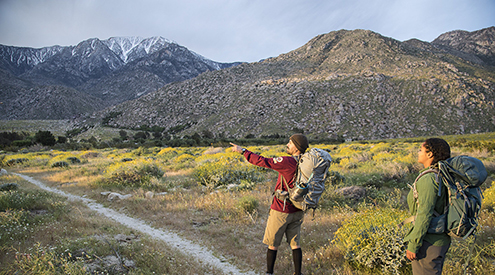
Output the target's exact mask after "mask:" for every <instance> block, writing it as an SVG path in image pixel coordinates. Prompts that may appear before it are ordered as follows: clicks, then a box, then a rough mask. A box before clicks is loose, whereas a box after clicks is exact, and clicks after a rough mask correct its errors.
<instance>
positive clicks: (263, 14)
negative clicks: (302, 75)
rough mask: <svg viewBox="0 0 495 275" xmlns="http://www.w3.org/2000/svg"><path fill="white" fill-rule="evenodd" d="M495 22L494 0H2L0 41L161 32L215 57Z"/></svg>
mask: <svg viewBox="0 0 495 275" xmlns="http://www.w3.org/2000/svg"><path fill="white" fill-rule="evenodd" d="M491 26H495V0H135V1H133V0H0V44H2V45H8V46H18V47H31V48H42V47H48V46H54V45H60V46H75V45H77V44H79V43H80V42H82V41H84V40H87V39H90V38H99V39H101V40H106V39H108V38H110V37H119V36H139V37H142V38H148V37H154V36H161V37H164V38H166V39H169V40H172V41H175V42H176V43H178V44H180V45H182V46H185V47H187V48H188V49H189V50H192V51H194V52H196V53H198V54H200V55H202V56H204V57H206V58H208V59H211V60H214V61H218V62H234V61H245V62H255V61H259V60H261V59H265V58H268V57H275V56H278V55H280V54H283V53H287V52H290V51H292V50H295V49H297V48H299V47H301V46H303V45H304V44H306V43H307V42H308V41H309V40H311V39H312V38H313V37H315V36H317V35H320V34H325V33H329V32H332V31H338V30H341V29H346V30H355V29H365V30H371V31H374V32H377V33H379V34H381V35H383V36H387V37H391V38H394V39H397V40H399V41H405V40H409V39H412V38H416V39H420V40H423V41H427V42H431V41H433V40H434V39H435V38H437V37H438V36H439V35H441V34H442V33H445V32H449V31H453V30H465V31H476V30H480V29H483V28H487V27H491Z"/></svg>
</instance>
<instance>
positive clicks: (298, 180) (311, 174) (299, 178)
mask: <svg viewBox="0 0 495 275" xmlns="http://www.w3.org/2000/svg"><path fill="white" fill-rule="evenodd" d="M331 163H332V157H331V156H330V154H329V153H328V152H327V151H325V150H323V149H319V148H311V149H310V150H309V151H308V152H306V153H304V154H302V155H301V157H300V158H299V161H298V163H297V171H296V174H295V176H294V177H295V179H294V187H293V188H289V186H288V185H287V183H285V184H286V187H287V189H288V190H289V199H290V201H291V202H292V204H294V206H296V207H297V208H299V209H301V210H303V211H306V210H307V209H313V210H314V209H316V207H317V206H318V201H319V200H320V197H321V194H322V193H323V191H324V190H325V180H326V176H327V172H328V168H330V164H331Z"/></svg>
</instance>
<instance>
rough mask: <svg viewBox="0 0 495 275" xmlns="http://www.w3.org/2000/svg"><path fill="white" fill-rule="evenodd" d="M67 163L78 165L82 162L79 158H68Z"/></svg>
mask: <svg viewBox="0 0 495 275" xmlns="http://www.w3.org/2000/svg"><path fill="white" fill-rule="evenodd" d="M67 161H69V162H70V163H72V164H77V163H81V160H80V159H78V158H77V157H68V158H67Z"/></svg>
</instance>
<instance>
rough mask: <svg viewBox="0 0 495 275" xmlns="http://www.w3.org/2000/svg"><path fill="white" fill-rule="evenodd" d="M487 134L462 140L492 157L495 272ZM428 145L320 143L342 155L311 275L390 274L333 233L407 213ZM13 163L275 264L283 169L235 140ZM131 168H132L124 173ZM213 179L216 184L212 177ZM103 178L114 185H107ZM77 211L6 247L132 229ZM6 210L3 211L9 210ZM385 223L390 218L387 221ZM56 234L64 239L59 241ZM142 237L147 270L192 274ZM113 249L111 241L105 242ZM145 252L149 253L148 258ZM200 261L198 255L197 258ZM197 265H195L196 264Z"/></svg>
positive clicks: (480, 243)
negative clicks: (248, 156)
mask: <svg viewBox="0 0 495 275" xmlns="http://www.w3.org/2000/svg"><path fill="white" fill-rule="evenodd" d="M476 137H478V138H479V139H480V140H481V142H480V143H473V142H475V141H476ZM448 138H450V139H452V141H453V142H454V141H455V140H457V139H456V138H455V137H448ZM483 138H485V135H479V136H471V135H470V136H467V137H466V141H465V143H460V142H457V143H455V144H456V146H454V147H453V154H454V155H459V154H467V155H471V156H473V157H477V158H479V159H481V160H482V161H483V162H484V164H485V166H486V167H487V169H488V171H489V179H488V180H487V181H486V183H485V184H484V185H483V186H482V188H483V189H484V190H485V189H486V190H485V192H484V202H483V212H482V215H481V221H480V226H481V227H480V231H479V238H478V239H477V241H476V244H477V246H476V248H475V253H476V254H475V258H473V269H472V271H473V274H481V273H479V272H478V271H477V270H482V268H485V270H489V269H486V268H488V267H489V264H488V263H490V262H491V261H493V259H495V256H494V255H493V253H492V251H493V250H494V249H493V248H492V246H493V237H495V236H494V235H495V229H494V228H495V218H494V215H493V208H494V204H495V192H494V191H493V190H492V189H493V187H490V186H491V185H492V181H493V178H494V172H495V155H494V153H493V150H489V149H488V147H487V146H490V144H491V143H490V142H492V141H491V138H492V137H491V136H489V137H488V140H483ZM468 144H470V145H468ZM420 145H421V139H417V140H412V141H401V140H391V141H377V142H367V143H364V142H363V143H359V142H355V143H344V144H338V145H334V144H331V145H329V144H328V145H327V144H318V145H312V147H318V148H322V149H326V150H328V151H329V152H330V154H331V156H332V158H333V159H334V163H333V164H332V166H331V168H330V170H331V173H332V176H331V177H330V178H329V181H327V184H326V192H325V193H324V194H323V197H322V201H321V203H320V208H318V209H317V210H316V211H315V217H314V219H313V217H312V215H313V213H312V211H310V212H308V213H307V214H306V217H305V222H304V224H303V235H302V247H303V256H304V261H303V272H304V273H306V274H328V270H334V271H335V273H336V274H375V272H380V270H378V271H377V270H376V269H375V270H370V269H366V268H365V267H362V266H361V267H359V266H356V265H353V264H351V263H350V262H349V261H348V259H347V258H346V255H345V251H344V248H342V247H339V246H338V245H336V243H335V242H332V240H334V238H335V234H336V232H337V231H338V230H339V229H340V228H342V225H343V224H346V222H347V220H348V219H349V218H350V217H353V216H355V215H360V214H361V215H365V213H366V211H371V209H374V210H376V211H378V212H377V213H389V212H386V211H390V210H389V209H395V210H393V212H391V213H389V214H390V215H386V217H387V218H391V217H392V214H398V213H403V212H404V211H405V210H406V206H405V201H404V199H405V195H406V194H407V192H408V191H409V190H408V187H407V183H411V182H412V181H413V180H414V178H415V177H416V175H417V172H418V171H419V169H421V167H420V165H418V164H417V151H418V148H419V147H420ZM480 146H481V147H480ZM483 146H485V147H483ZM247 148H248V149H249V150H251V151H253V152H255V153H259V154H262V155H263V156H265V157H277V156H282V155H286V153H285V150H286V147H285V145H276V146H249V147H247ZM72 157H75V158H77V159H79V160H80V161H81V162H80V163H70V164H69V167H66V168H57V167H51V164H52V163H54V162H58V161H67V160H68V159H70V158H72ZM23 158H25V159H27V161H26V162H20V163H16V164H14V165H12V166H7V165H6V161H9V160H10V159H23ZM123 160H125V161H123ZM3 165H4V168H5V169H7V170H9V171H15V172H19V173H27V174H29V175H31V176H33V177H38V178H39V179H40V180H42V181H44V182H46V183H47V184H48V185H50V186H55V187H57V188H61V189H63V190H64V191H66V192H70V193H74V194H77V195H80V196H83V195H84V196H87V197H89V198H93V199H96V200H97V201H98V202H100V203H103V204H105V205H106V206H107V207H111V208H113V209H115V210H118V211H121V212H124V213H126V214H127V215H130V216H133V217H136V218H140V219H143V220H145V221H148V222H149V223H150V224H152V225H153V226H154V227H157V228H166V229H169V230H172V231H174V232H178V234H180V235H181V236H182V237H184V238H187V239H191V240H194V241H196V242H199V243H201V244H203V245H205V246H206V247H209V248H210V249H212V250H213V251H214V252H215V253H216V254H218V255H223V256H225V257H226V258H227V259H228V260H229V261H230V262H233V263H235V264H237V265H239V266H241V267H243V268H247V269H248V270H256V271H259V270H264V268H265V255H266V254H265V253H266V247H265V246H264V245H263V244H262V243H261V239H262V237H263V232H264V226H265V222H266V218H267V215H268V211H269V206H270V202H271V199H272V196H271V193H272V191H273V185H274V183H275V180H276V177H277V174H276V173H275V172H273V171H270V170H267V169H260V168H257V167H255V166H253V165H251V164H249V163H247V162H246V161H245V160H244V158H243V157H242V156H241V155H239V154H238V153H234V152H232V151H231V150H230V148H228V147H225V148H220V147H217V148H214V147H192V148H138V149H133V150H130V149H104V150H87V151H86V150H83V151H72V152H63V151H45V152H26V153H16V154H5V157H4V158H3ZM122 171H125V172H126V173H124V174H123V173H121V172H122ZM158 171H159V173H158ZM143 175H148V176H149V177H147V178H145V180H143V181H139V180H137V181H134V182H132V184H128V185H124V184H119V181H121V180H126V179H135V178H138V179H141V178H140V177H142V176H143ZM129 177H130V178H129ZM1 180H2V182H22V181H21V180H19V179H18V178H16V177H12V176H10V175H6V176H2V177H1ZM205 180H210V182H209V183H208V184H205ZM103 182H104V183H105V184H102V183H103ZM346 186H359V187H363V188H364V189H365V191H366V196H365V197H364V198H360V199H358V200H353V199H349V198H346V197H344V196H342V195H341V194H339V193H338V192H337V191H338V190H339V189H340V188H342V187H346ZM102 191H116V192H121V193H123V194H131V195H132V197H130V198H129V199H127V200H115V201H112V202H109V201H107V200H106V197H105V196H103V195H101V192H102ZM394 192H398V193H397V194H398V196H397V198H398V199H397V200H396V201H395V202H394V203H393V206H391V204H392V202H391V201H390V198H391V194H396V193H394ZM67 209H69V213H70V215H65V214H63V213H62V216H61V219H60V221H57V222H55V221H53V219H52V220H50V221H49V223H46V224H48V225H49V227H48V226H45V224H43V225H38V224H36V223H30V225H33V227H32V228H30V229H29V230H26V231H22V232H21V233H19V235H16V236H15V238H14V239H16V240H15V241H16V242H17V243H19V242H20V243H21V244H22V245H19V246H18V247H17V248H16V249H17V250H16V252H13V251H11V250H9V249H7V247H2V248H1V249H3V250H2V251H9V253H21V254H22V253H26V254H29V253H31V252H30V251H29V249H33V247H34V246H35V243H36V241H37V240H39V242H40V243H41V245H42V247H45V248H46V247H51V246H57V247H67V246H71V247H72V246H74V247H75V246H77V245H75V243H77V242H76V241H75V240H76V239H82V240H85V241H86V242H87V243H88V244H92V245H96V246H102V243H98V242H96V241H95V240H93V239H92V238H93V236H95V235H98V234H105V235H106V236H109V237H108V238H111V236H113V235H116V234H117V232H125V231H126V229H123V228H119V227H118V226H116V225H113V224H112V223H109V222H106V221H105V220H104V219H101V217H98V216H95V215H94V214H91V212H90V211H89V210H87V209H85V207H84V206H83V205H80V204H77V203H76V204H75V205H72V206H70V207H67ZM387 209H388V210H387ZM6 213H7V212H4V213H3V215H7V214H6ZM8 215H12V216H11V217H12V219H18V220H20V221H21V220H22V219H23V217H24V218H25V217H27V216H23V215H25V214H23V213H22V212H18V213H15V214H14V212H9V214H8ZM9 219H11V218H9ZM394 222H395V220H394ZM376 223H379V224H380V225H383V224H385V222H382V221H376ZM127 233H129V234H130V232H127ZM51 236H60V238H57V239H55V238H53V237H51ZM57 240H59V243H57ZM142 241H143V242H145V243H146V246H148V248H147V249H146V250H139V249H138V247H133V249H131V250H129V252H128V253H129V254H128V255H129V257H132V258H133V259H138V260H139V261H143V262H144V266H143V265H142V266H141V267H140V268H143V269H142V270H141V271H142V272H145V271H146V270H150V269H145V266H146V268H147V267H148V266H154V267H156V268H157V270H161V271H162V272H165V271H164V270H167V272H170V273H168V274H180V272H181V271H182V272H183V273H188V271H187V269H186V268H184V267H181V264H182V265H183V263H185V262H186V261H188V260H186V259H184V258H181V256H172V257H173V258H174V259H171V258H170V257H169V256H167V254H163V252H162V251H164V250H163V249H169V248H164V247H163V245H162V244H158V243H154V242H153V240H147V239H146V238H143V239H142ZM60 242H64V243H65V244H62V243H60ZM140 244H142V243H139V245H140ZM45 248H44V249H45ZM108 248H109V247H108V245H107V246H106V248H105V249H107V250H108ZM464 249H465V246H463V244H457V243H456V244H455V246H453V249H452V251H451V252H449V253H450V254H449V257H450V259H451V260H449V259H448V260H447V262H446V271H445V272H444V274H460V273H459V272H458V271H457V270H458V267H459V262H462V261H463V260H464V259H465V257H464V256H465V255H464V254H465V253H466V251H465V250H464ZM2 251H0V252H2ZM46 251H47V252H48V251H52V249H51V248H50V249H48V250H46ZM100 251H104V250H103V249H102V250H100ZM126 251H127V250H126ZM58 252H59V251H57V253H58ZM101 253H103V252H101ZM139 253H143V255H144V256H142V255H141V254H139ZM0 254H1V253H0ZM46 254H47V255H48V253H46ZM9 255H10V254H9ZM54 255H60V254H54ZM146 255H153V257H156V262H155V261H154V260H152V259H145V258H146ZM291 257H292V255H291V251H290V248H288V247H287V246H286V245H285V243H284V245H282V247H281V248H280V251H279V256H278V258H277V270H289V271H291V270H292V258H291ZM165 259H166V261H169V262H170V264H167V267H166V268H165V267H164V266H161V264H160V263H159V261H163V260H165ZM61 264H63V263H61ZM190 264H191V263H189V262H188V265H190ZM192 265H193V266H195V264H194V263H193V264H192ZM167 268H168V269H167ZM194 268H197V266H196V267H194ZM170 270H172V271H170ZM197 270H198V272H196V273H197V274H204V272H205V271H204V270H202V269H201V268H199V269H197ZM167 272H165V273H167ZM477 272H478V273H477ZM131 274H132V273H131Z"/></svg>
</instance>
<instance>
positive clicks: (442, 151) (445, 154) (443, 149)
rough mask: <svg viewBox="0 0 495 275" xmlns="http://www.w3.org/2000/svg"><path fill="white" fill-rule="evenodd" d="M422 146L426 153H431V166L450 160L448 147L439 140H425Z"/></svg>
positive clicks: (444, 142)
mask: <svg viewBox="0 0 495 275" xmlns="http://www.w3.org/2000/svg"><path fill="white" fill-rule="evenodd" d="M423 146H424V147H425V149H426V152H432V153H433V162H432V163H431V164H435V163H437V162H439V161H441V160H446V159H448V158H450V146H449V144H448V143H447V142H446V141H445V140H443V139H441V138H429V139H427V140H425V142H424V143H423Z"/></svg>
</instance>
